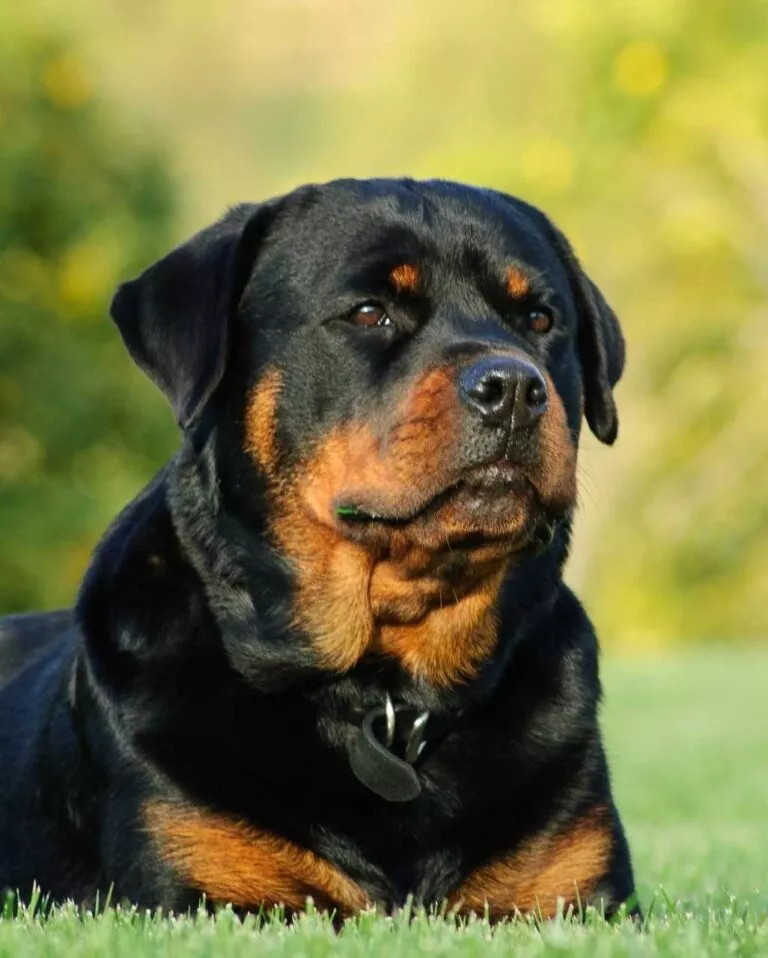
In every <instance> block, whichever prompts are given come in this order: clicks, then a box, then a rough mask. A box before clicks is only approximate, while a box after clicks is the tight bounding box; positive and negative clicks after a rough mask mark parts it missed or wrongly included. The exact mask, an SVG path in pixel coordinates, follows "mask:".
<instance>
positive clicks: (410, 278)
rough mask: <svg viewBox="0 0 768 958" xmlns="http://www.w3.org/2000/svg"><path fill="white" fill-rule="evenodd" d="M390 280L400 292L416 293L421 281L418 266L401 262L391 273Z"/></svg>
mask: <svg viewBox="0 0 768 958" xmlns="http://www.w3.org/2000/svg"><path fill="white" fill-rule="evenodd" d="M389 281H390V282H391V283H392V285H393V286H394V287H395V289H396V290H397V292H398V293H415V292H416V290H417V289H418V287H419V282H420V281H421V275H420V273H419V269H418V267H417V266H414V265H413V264H412V263H401V264H400V265H399V266H395V268H394V269H393V270H392V271H391V272H390V274H389Z"/></svg>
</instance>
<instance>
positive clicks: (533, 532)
mask: <svg viewBox="0 0 768 958" xmlns="http://www.w3.org/2000/svg"><path fill="white" fill-rule="evenodd" d="M336 515H337V523H338V528H339V529H340V531H341V532H342V534H343V535H344V536H345V537H347V538H350V539H353V540H355V541H358V542H361V543H366V542H367V543H370V544H371V545H384V544H385V543H387V541H390V540H393V539H400V540H402V539H405V540H407V541H410V542H412V543H413V544H414V545H418V546H422V547H423V548H426V549H445V548H462V547H463V548H471V547H478V548H479V547H482V546H483V545H487V544H495V545H497V546H498V547H499V548H501V549H503V550H504V551H506V552H508V553H510V554H511V553H513V552H519V551H525V550H528V549H534V551H536V550H537V548H538V547H539V544H540V543H541V542H542V541H544V540H546V541H547V542H549V541H551V538H552V533H551V531H550V530H551V529H552V528H553V527H554V525H555V524H556V522H557V519H558V518H559V517H558V516H555V515H552V514H550V512H549V511H548V510H547V509H546V508H545V507H544V506H542V504H541V502H540V500H539V496H538V494H537V493H536V490H535V488H534V486H533V485H532V484H531V483H530V482H529V481H528V480H527V479H526V478H524V477H523V476H522V475H520V474H516V475H515V476H514V477H512V476H510V474H509V473H506V474H505V475H503V476H499V475H496V474H493V473H490V474H489V471H485V472H484V473H483V474H478V475H475V476H470V477H467V478H466V479H464V480H463V481H461V482H459V483H455V484H454V485H452V486H450V487H448V488H447V489H444V490H442V491H441V492H440V493H438V494H437V495H434V496H432V497H431V498H430V499H429V500H428V501H427V503H426V504H425V505H422V506H421V507H420V508H419V509H418V510H417V511H415V513H411V514H407V513H406V512H405V511H403V512H402V513H398V512H397V511H396V510H395V509H392V508H385V507H384V508H383V507H382V506H379V507H378V510H377V509H376V507H374V506H372V505H371V506H366V505H363V504H362V503H361V504H360V505H355V506H352V505H349V506H346V507H341V508H339V509H337V513H336Z"/></svg>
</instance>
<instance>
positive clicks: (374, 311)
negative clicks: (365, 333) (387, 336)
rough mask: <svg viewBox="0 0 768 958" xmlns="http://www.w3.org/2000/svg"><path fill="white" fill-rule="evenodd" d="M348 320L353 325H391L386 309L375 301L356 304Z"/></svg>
mask: <svg viewBox="0 0 768 958" xmlns="http://www.w3.org/2000/svg"><path fill="white" fill-rule="evenodd" d="M349 321H350V322H351V323H354V324H355V326H391V325H392V320H391V319H390V317H389V315H388V314H387V311H386V310H385V309H384V307H383V306H378V305H377V304H376V303H363V305H362V306H356V307H355V309H353V310H352V312H351V313H350V315H349Z"/></svg>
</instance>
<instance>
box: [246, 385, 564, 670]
mask: <svg viewBox="0 0 768 958" xmlns="http://www.w3.org/2000/svg"><path fill="white" fill-rule="evenodd" d="M455 375H456V374H455V371H452V370H450V369H447V368H444V367H437V368H434V369H431V370H429V371H428V372H426V373H425V374H424V375H423V376H421V377H420V378H419V379H418V380H417V381H416V382H414V383H413V384H412V385H411V387H410V388H409V389H408V390H407V391H406V395H405V397H404V399H403V401H402V402H401V403H400V405H399V407H398V408H397V410H395V412H394V413H393V415H392V416H391V419H390V421H389V423H388V427H387V429H386V433H385V435H386V440H385V441H382V439H380V438H378V437H377V434H376V433H375V431H374V428H373V426H372V424H370V423H368V422H361V421H357V422H351V423H346V424H344V425H342V426H339V427H338V428H337V429H335V430H334V431H332V432H331V433H330V434H329V435H328V436H327V437H325V439H324V440H323V441H322V442H321V443H320V444H319V445H318V446H317V447H316V448H315V450H314V452H313V453H312V454H311V455H310V456H309V458H308V460H307V462H306V463H304V464H303V466H301V467H300V468H299V469H296V470H295V471H294V474H293V475H280V474H278V472H277V470H276V468H275V463H276V462H277V444H276V438H275V416H276V410H277V402H278V397H279V391H280V380H279V375H278V374H277V373H276V371H268V372H267V373H266V374H265V376H264V377H263V379H262V381H261V383H260V384H259V385H258V386H257V387H256V389H255V390H254V393H253V395H252V397H251V400H250V402H249V406H248V410H247V413H246V426H247V440H246V441H247V447H248V450H249V451H250V453H251V454H252V455H253V457H254V459H255V460H256V461H257V462H258V463H259V464H260V466H261V468H262V469H263V470H264V472H265V474H266V475H267V477H268V479H269V481H270V490H269V494H270V495H271V497H272V499H273V505H272V523H271V535H272V537H273V539H274V540H275V543H276V544H277V545H278V546H279V547H280V549H281V551H282V552H283V554H284V555H285V556H286V558H287V559H288V560H289V561H290V562H291V564H292V566H293V568H294V570H295V573H296V585H297V594H296V598H295V605H294V624H295V625H296V627H297V628H299V629H301V630H302V631H304V632H305V633H306V634H307V635H308V636H309V637H310V639H311V641H312V643H313V646H314V648H315V650H316V652H317V654H318V657H319V659H320V662H321V663H322V664H323V666H324V667H326V668H328V669H332V670H334V671H339V672H344V671H347V670H349V669H350V668H352V667H353V666H354V665H355V664H356V663H357V662H358V661H359V659H360V658H361V657H362V656H363V655H364V654H366V653H369V652H371V653H375V654H380V655H385V656H391V657H394V658H397V659H398V660H399V661H400V662H401V664H402V665H403V667H404V668H406V669H407V670H408V671H409V672H410V673H411V674H412V675H414V676H417V677H420V678H423V679H425V680H426V681H428V682H430V683H432V684H434V685H436V686H442V687H445V686H449V685H452V684H455V683H457V682H461V681H465V680H467V679H469V678H471V677H472V676H474V675H475V674H476V673H477V670H478V668H479V667H480V666H481V665H482V663H483V662H484V661H485V660H486V659H487V658H488V656H489V655H490V654H491V653H492V652H493V649H494V647H495V644H496V637H497V635H496V634H497V617H496V602H497V597H498V591H499V588H500V586H501V582H502V580H503V577H504V573H505V571H506V569H507V567H508V564H509V561H510V556H511V551H512V546H510V544H509V543H510V541H512V540H513V538H514V534H515V533H516V531H517V530H518V528H521V527H522V525H523V523H524V521H525V518H526V515H525V509H524V507H522V506H521V508H520V510H519V512H518V514H517V515H516V516H512V515H510V517H509V518H508V519H507V520H506V526H505V532H506V533H507V534H508V535H509V537H510V538H509V540H507V541H496V542H492V543H489V544H486V545H482V546H477V547H474V548H473V549H471V550H467V551H466V554H465V555H464V556H463V561H462V562H461V564H460V565H459V567H458V568H457V567H456V563H455V561H454V560H455V559H456V556H455V555H453V553H452V547H451V544H450V540H451V537H454V538H455V537H457V536H461V535H465V534H466V533H467V532H471V531H473V530H472V529H471V528H470V529H468V528H467V527H466V516H465V515H464V514H463V513H462V512H461V510H460V509H459V508H458V507H454V506H453V505H452V504H451V503H450V502H448V503H447V504H445V505H444V506H443V507H441V510H440V514H439V519H438V520H436V522H435V524H434V526H433V527H430V528H428V529H424V528H420V529H419V530H418V535H416V534H415V533H414V532H412V530H409V528H408V526H405V527H403V528H402V529H393V530H392V531H391V532H390V533H389V534H388V538H387V540H386V541H381V542H376V543H370V542H366V543H365V544H363V543H358V542H354V541H351V540H350V539H349V538H348V537H347V536H346V535H345V534H344V532H343V530H342V529H341V528H340V526H339V522H338V519H337V517H336V514H335V509H336V507H337V506H338V505H339V504H343V503H340V499H344V498H345V497H346V498H347V499H348V500H349V501H355V500H356V498H357V497H359V498H362V499H363V500H366V497H367V498H368V499H370V498H371V497H372V498H373V499H374V500H375V501H376V503H377V504H378V505H379V508H380V510H381V511H383V512H385V513H386V510H387V509H391V510H396V509H403V508H406V509H407V508H408V506H409V503H411V502H413V501H414V497H415V496H416V497H418V499H419V500H420V501H426V499H429V498H430V497H431V496H433V495H435V494H436V493H438V492H440V491H441V489H442V483H443V482H444V481H445V480H444V477H445V475H447V474H449V473H450V470H451V468H452V467H453V463H454V460H455V456H456V451H457V449H458V442H459V439H460V435H459V433H460V429H459V421H460V420H459V417H460V400H459V398H458V394H457V390H456V384H455ZM548 386H549V389H550V407H549V410H548V412H547V413H546V414H545V419H544V422H543V423H542V425H541V442H542V466H541V475H540V476H539V477H538V478H537V482H538V484H539V485H540V486H541V487H542V490H543V491H545V492H546V495H548V496H552V497H555V498H557V499H558V500H560V499H562V500H563V501H564V502H567V501H568V500H569V496H572V495H573V494H574V493H575V450H574V448H573V444H572V442H571V439H570V435H569V433H568V430H567V424H566V421H565V411H564V409H563V406H562V402H561V401H560V398H559V396H557V394H556V391H555V389H554V386H553V385H552V383H551V381H550V382H548ZM426 464H428V468H425V465H426Z"/></svg>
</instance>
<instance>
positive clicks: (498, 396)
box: [472, 376, 505, 406]
mask: <svg viewBox="0 0 768 958" xmlns="http://www.w3.org/2000/svg"><path fill="white" fill-rule="evenodd" d="M504 392H505V388H504V381H503V380H502V378H501V377H500V376H483V378H482V379H481V380H480V381H479V382H478V383H476V385H475V387H474V389H473V390H472V393H473V395H474V397H475V399H477V400H478V401H479V402H481V403H483V404H484V405H486V406H495V405H496V404H497V403H499V402H501V400H502V399H503V398H504Z"/></svg>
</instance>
